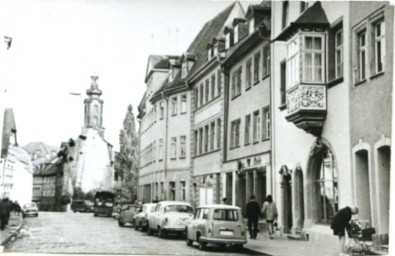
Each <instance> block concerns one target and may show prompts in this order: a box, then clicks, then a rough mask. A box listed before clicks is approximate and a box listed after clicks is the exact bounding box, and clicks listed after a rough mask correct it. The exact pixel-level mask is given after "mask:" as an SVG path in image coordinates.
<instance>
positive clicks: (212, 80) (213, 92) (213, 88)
mask: <svg viewBox="0 0 395 256" xmlns="http://www.w3.org/2000/svg"><path fill="white" fill-rule="evenodd" d="M215 90H216V87H215V74H213V75H212V76H211V99H214V98H215Z"/></svg>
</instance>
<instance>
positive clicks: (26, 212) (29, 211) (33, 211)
mask: <svg viewBox="0 0 395 256" xmlns="http://www.w3.org/2000/svg"><path fill="white" fill-rule="evenodd" d="M22 216H23V217H24V218H25V217H26V216H36V217H37V216H38V208H37V205H36V203H33V202H31V203H28V204H25V205H23V207H22Z"/></svg>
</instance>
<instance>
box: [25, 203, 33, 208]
mask: <svg viewBox="0 0 395 256" xmlns="http://www.w3.org/2000/svg"><path fill="white" fill-rule="evenodd" d="M25 207H26V208H27V207H36V204H33V203H31V204H25Z"/></svg>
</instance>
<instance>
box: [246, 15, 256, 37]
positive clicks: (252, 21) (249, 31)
mask: <svg viewBox="0 0 395 256" xmlns="http://www.w3.org/2000/svg"><path fill="white" fill-rule="evenodd" d="M254 23H255V22H254V19H251V20H250V22H249V23H248V27H249V28H248V33H249V34H250V35H251V34H252V33H254V29H255V24H254Z"/></svg>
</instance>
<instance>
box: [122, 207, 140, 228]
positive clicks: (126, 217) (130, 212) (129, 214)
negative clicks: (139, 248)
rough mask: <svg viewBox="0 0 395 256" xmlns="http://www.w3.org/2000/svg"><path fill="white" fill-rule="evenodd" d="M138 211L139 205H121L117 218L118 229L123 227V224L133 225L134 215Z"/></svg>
mask: <svg viewBox="0 0 395 256" xmlns="http://www.w3.org/2000/svg"><path fill="white" fill-rule="evenodd" d="M140 209H141V205H135V204H124V205H122V206H121V209H120V212H119V216H118V225H119V226H120V227H123V226H125V224H132V225H134V222H133V217H134V215H135V214H137V213H138V212H139V211H140Z"/></svg>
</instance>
